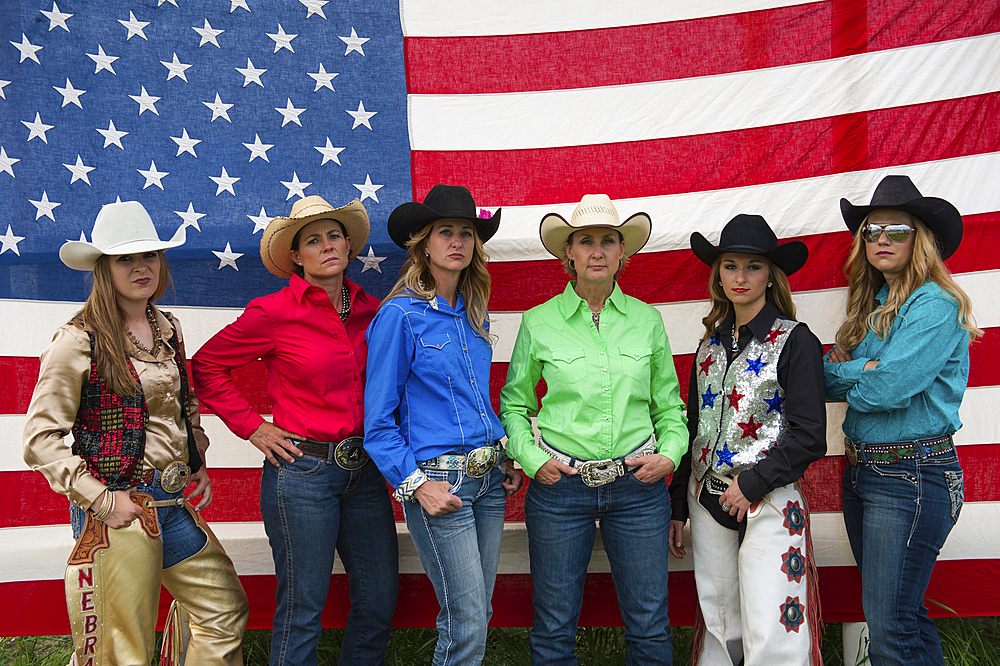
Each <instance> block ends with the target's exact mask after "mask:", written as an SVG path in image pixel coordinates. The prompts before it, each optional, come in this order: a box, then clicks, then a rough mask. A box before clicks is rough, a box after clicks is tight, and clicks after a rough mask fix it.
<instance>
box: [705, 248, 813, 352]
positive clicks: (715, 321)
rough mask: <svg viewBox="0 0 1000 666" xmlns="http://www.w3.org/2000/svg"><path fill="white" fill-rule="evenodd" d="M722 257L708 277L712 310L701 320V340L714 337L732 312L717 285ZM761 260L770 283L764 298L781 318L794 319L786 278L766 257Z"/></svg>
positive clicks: (728, 302) (793, 305)
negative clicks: (703, 327) (702, 328)
mask: <svg viewBox="0 0 1000 666" xmlns="http://www.w3.org/2000/svg"><path fill="white" fill-rule="evenodd" d="M723 256H724V255H721V254H720V255H719V257H718V258H717V259H716V260H715V261H714V262H713V263H712V272H711V273H710V274H709V277H708V295H709V297H710V298H711V300H712V309H711V311H710V312H709V313H708V315H707V316H706V317H704V318H703V319H702V320H701V323H702V324H703V325H704V326H705V334H704V335H702V336H701V339H702V340H707V339H708V338H710V337H712V336H713V335H715V329H716V328H718V327H719V324H721V323H722V321H723V320H724V319H725V318H726V317H728V316H729V313H730V312H732V311H733V302H732V301H731V300H729V297H728V296H726V292H725V291H724V290H723V289H722V286H721V285H720V284H719V281H720V279H721V276H720V272H721V267H722V257H723ZM761 260H762V261H764V263H766V264H767V271H768V273H767V281H768V282H770V283H771V286H770V287H767V288H766V289H765V290H764V297H765V298H766V299H767V302H768V303H771V304H772V305H774V307H776V308H778V312H780V313H781V316H782V317H785V318H786V319H795V303H793V302H792V290H791V288H790V287H789V286H788V276H787V275H785V272H784V271H783V270H781V269H780V268H778V267H777V266H775V265H774V264H773V263H772V262H771V261H770V260H769V259H768V258H767V257H761Z"/></svg>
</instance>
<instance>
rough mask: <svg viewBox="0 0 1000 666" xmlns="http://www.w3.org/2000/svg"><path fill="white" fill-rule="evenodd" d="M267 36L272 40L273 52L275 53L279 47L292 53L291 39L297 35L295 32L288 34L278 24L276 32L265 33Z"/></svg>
mask: <svg viewBox="0 0 1000 666" xmlns="http://www.w3.org/2000/svg"><path fill="white" fill-rule="evenodd" d="M265 34H266V35H267V36H268V37H270V38H271V39H273V40H274V52H275V53H277V52H278V50H279V49H288V50H289V51H291V52H292V53H295V49H293V48H292V40H293V39H295V38H296V37H298V35H297V34H295V35H289V34H287V33H285V29H284V28H282V27H281V24H280V23H279V24H278V32H276V33H270V32H268V33H265Z"/></svg>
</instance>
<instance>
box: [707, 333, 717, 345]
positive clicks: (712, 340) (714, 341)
mask: <svg viewBox="0 0 1000 666" xmlns="http://www.w3.org/2000/svg"><path fill="white" fill-rule="evenodd" d="M717 344H719V336H717V335H713V336H712V337H711V338H709V339H708V346H709V347H711V346H712V345H717Z"/></svg>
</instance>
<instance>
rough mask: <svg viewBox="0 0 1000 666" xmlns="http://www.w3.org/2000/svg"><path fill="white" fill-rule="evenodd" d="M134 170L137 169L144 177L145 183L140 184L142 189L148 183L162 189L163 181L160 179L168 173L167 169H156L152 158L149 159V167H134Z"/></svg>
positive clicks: (147, 185)
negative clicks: (144, 168)
mask: <svg viewBox="0 0 1000 666" xmlns="http://www.w3.org/2000/svg"><path fill="white" fill-rule="evenodd" d="M136 171H138V172H139V173H141V174H142V175H143V176H145V177H146V184H145V185H143V186H142V189H146V188H147V187H149V186H150V185H156V186H157V187H158V188H160V189H161V190H162V189H163V183H161V182H160V181H161V180H163V177H164V176H169V175H170V172H169V171H157V170H156V162H154V161H152V160H150V161H149V169H146V170H143V169H136Z"/></svg>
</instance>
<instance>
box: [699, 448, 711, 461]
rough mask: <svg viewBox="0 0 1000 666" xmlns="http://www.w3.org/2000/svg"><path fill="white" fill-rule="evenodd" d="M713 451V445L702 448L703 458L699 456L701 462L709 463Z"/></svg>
mask: <svg viewBox="0 0 1000 666" xmlns="http://www.w3.org/2000/svg"><path fill="white" fill-rule="evenodd" d="M711 452H712V447H710V446H707V445H706V446H705V448H703V449H702V450H701V458H698V462H700V463H707V462H708V454H709V453H711Z"/></svg>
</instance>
